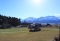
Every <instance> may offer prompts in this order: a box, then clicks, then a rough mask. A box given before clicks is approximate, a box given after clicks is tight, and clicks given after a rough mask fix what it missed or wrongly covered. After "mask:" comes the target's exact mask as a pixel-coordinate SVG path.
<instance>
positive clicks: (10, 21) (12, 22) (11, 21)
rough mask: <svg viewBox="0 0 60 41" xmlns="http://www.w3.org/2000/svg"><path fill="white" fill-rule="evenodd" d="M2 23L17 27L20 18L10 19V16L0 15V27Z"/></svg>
mask: <svg viewBox="0 0 60 41" xmlns="http://www.w3.org/2000/svg"><path fill="white" fill-rule="evenodd" d="M4 21H5V22H7V23H8V24H10V25H11V26H18V25H20V23H21V19H20V18H16V17H10V16H9V17H7V16H3V15H1V14H0V25H2V24H3V22H4Z"/></svg>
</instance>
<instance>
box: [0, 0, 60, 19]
mask: <svg viewBox="0 0 60 41" xmlns="http://www.w3.org/2000/svg"><path fill="white" fill-rule="evenodd" d="M0 14H1V15H5V16H11V17H17V18H21V19H25V18H28V17H35V18H38V17H41V16H54V15H55V16H60V0H0Z"/></svg>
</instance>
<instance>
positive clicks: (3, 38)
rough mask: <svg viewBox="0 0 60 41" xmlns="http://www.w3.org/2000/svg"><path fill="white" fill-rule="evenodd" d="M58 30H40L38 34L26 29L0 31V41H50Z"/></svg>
mask: <svg viewBox="0 0 60 41" xmlns="http://www.w3.org/2000/svg"><path fill="white" fill-rule="evenodd" d="M57 34H59V30H58V29H56V28H42V31H39V32H29V30H28V28H12V29H4V30H3V29H0V41H50V40H51V39H53V38H54V37H55V36H56V35H57Z"/></svg>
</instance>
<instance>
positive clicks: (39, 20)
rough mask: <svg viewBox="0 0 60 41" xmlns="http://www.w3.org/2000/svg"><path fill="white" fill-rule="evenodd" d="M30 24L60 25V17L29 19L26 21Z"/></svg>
mask: <svg viewBox="0 0 60 41" xmlns="http://www.w3.org/2000/svg"><path fill="white" fill-rule="evenodd" d="M24 20H25V21H26V22H28V23H60V17H56V16H46V17H39V18H34V17H29V18H26V19H24Z"/></svg>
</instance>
